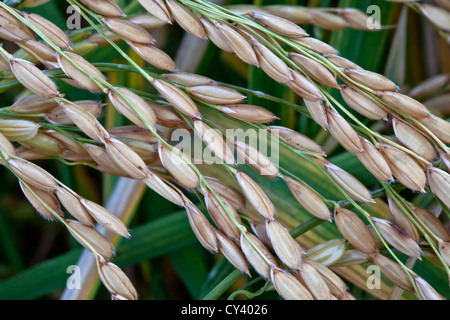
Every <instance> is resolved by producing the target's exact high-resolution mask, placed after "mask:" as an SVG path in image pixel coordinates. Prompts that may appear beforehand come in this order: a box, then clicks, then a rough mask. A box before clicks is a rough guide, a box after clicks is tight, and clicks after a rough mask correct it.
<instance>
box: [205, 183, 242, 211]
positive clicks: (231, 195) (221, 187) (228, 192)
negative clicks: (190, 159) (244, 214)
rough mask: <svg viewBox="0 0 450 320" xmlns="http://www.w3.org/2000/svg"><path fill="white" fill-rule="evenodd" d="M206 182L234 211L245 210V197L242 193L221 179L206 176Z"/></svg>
mask: <svg viewBox="0 0 450 320" xmlns="http://www.w3.org/2000/svg"><path fill="white" fill-rule="evenodd" d="M205 180H206V181H207V182H208V184H209V186H210V187H211V188H212V189H213V190H214V192H215V193H217V194H218V195H219V196H220V197H221V198H224V199H225V200H227V201H228V203H229V204H230V205H231V206H232V207H233V208H234V209H236V210H245V205H246V204H245V197H244V196H243V195H242V193H240V192H239V191H238V190H236V189H235V188H233V187H231V186H230V185H228V184H226V183H225V182H223V181H221V180H219V179H216V178H212V177H207V176H205Z"/></svg>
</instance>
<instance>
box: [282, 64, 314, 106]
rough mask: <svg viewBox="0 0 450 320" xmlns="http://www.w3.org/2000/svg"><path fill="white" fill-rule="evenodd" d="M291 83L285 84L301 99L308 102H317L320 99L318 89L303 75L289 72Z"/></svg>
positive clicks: (292, 71)
mask: <svg viewBox="0 0 450 320" xmlns="http://www.w3.org/2000/svg"><path fill="white" fill-rule="evenodd" d="M291 75H292V81H291V82H288V83H287V86H288V87H289V88H290V89H291V90H292V91H294V92H295V93H296V94H298V95H299V96H300V97H302V98H303V99H305V100H309V101H318V100H321V99H322V93H321V92H320V90H319V88H318V87H317V86H316V85H315V84H314V83H312V82H311V81H310V80H309V79H308V78H306V77H305V76H304V75H302V74H300V73H299V72H297V71H294V70H291Z"/></svg>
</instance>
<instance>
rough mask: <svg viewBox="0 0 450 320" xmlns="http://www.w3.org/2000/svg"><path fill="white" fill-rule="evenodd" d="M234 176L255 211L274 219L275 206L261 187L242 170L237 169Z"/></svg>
mask: <svg viewBox="0 0 450 320" xmlns="http://www.w3.org/2000/svg"><path fill="white" fill-rule="evenodd" d="M235 177H236V179H237V181H238V183H239V185H240V187H241V189H242V191H243V192H244V195H245V197H246V198H247V200H248V201H249V202H250V203H251V205H252V206H253V207H254V208H255V209H256V211H258V212H259V213H260V214H261V215H262V216H264V217H265V218H267V219H270V220H272V219H274V217H275V206H274V205H273V203H272V201H270V199H269V197H268V196H267V195H266V194H265V192H264V191H263V190H262V189H261V187H260V186H259V185H258V184H257V183H256V182H255V181H254V180H253V179H251V178H250V177H249V176H248V175H247V174H245V173H244V172H241V171H237V172H236V174H235Z"/></svg>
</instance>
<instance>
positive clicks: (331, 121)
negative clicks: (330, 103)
mask: <svg viewBox="0 0 450 320" xmlns="http://www.w3.org/2000/svg"><path fill="white" fill-rule="evenodd" d="M327 120H328V129H329V130H330V133H331V135H332V136H333V137H334V138H335V139H336V140H337V141H338V142H339V144H340V145H341V146H342V147H343V148H344V149H346V150H347V151H349V152H351V153H359V152H362V151H363V148H362V145H361V140H360V137H359V135H358V134H357V133H356V131H355V130H354V129H353V128H352V126H351V125H350V124H349V123H348V122H347V120H345V119H344V118H343V117H342V116H341V115H340V114H339V113H337V112H336V111H334V110H332V109H327Z"/></svg>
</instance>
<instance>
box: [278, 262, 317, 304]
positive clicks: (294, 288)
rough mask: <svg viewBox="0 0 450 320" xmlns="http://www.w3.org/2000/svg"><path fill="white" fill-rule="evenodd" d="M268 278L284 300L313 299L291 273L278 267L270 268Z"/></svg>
mask: <svg viewBox="0 0 450 320" xmlns="http://www.w3.org/2000/svg"><path fill="white" fill-rule="evenodd" d="M270 279H271V281H272V283H273V285H274V287H275V289H276V290H277V292H278V294H279V295H280V296H282V297H283V298H284V299H285V300H314V297H313V296H312V295H311V293H310V292H309V291H308V289H306V288H305V287H304V286H303V285H302V284H301V283H300V281H298V280H297V279H296V278H295V277H294V276H293V275H292V274H290V273H288V272H287V271H285V270H283V269H280V268H276V267H273V268H270Z"/></svg>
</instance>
